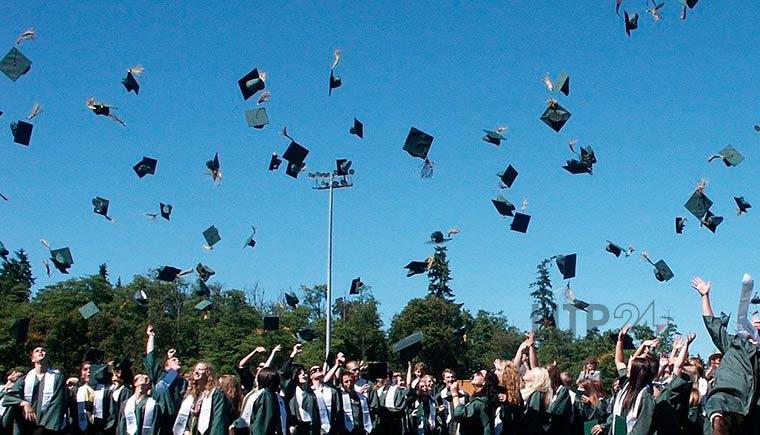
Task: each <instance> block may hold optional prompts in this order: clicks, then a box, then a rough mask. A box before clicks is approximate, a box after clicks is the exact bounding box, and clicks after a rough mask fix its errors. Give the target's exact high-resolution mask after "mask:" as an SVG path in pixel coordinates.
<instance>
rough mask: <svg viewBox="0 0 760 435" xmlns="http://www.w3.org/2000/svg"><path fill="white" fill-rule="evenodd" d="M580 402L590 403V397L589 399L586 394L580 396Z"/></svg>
mask: <svg viewBox="0 0 760 435" xmlns="http://www.w3.org/2000/svg"><path fill="white" fill-rule="evenodd" d="M581 402H583V403H591V399H589V398H588V396H581Z"/></svg>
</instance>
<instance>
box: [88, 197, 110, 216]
mask: <svg viewBox="0 0 760 435" xmlns="http://www.w3.org/2000/svg"><path fill="white" fill-rule="evenodd" d="M110 204H111V202H110V201H109V200H107V199H105V198H101V197H99V196H96V197H95V198H93V199H92V207H93V209H92V211H93V212H94V213H95V214H99V215H102V216H103V217H105V218H106V219H108V220H111V218H110V217H109V216H108V207H109V206H110Z"/></svg>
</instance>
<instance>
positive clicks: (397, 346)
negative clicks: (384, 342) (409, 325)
mask: <svg viewBox="0 0 760 435" xmlns="http://www.w3.org/2000/svg"><path fill="white" fill-rule="evenodd" d="M423 338H424V336H423V334H422V331H417V332H415V333H414V334H412V335H410V336H408V337H406V338H403V339H401V340H399V341H397V342H396V343H394V344H393V352H394V353H397V354H399V358H400V359H401V360H402V361H411V360H412V359H413V358H414V357H415V356H416V355H417V354H418V353H419V351H420V349H422V340H423Z"/></svg>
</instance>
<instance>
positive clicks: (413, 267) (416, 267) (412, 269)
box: [404, 257, 433, 277]
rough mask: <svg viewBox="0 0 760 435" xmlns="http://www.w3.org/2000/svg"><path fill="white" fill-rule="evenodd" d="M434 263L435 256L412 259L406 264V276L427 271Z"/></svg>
mask: <svg viewBox="0 0 760 435" xmlns="http://www.w3.org/2000/svg"><path fill="white" fill-rule="evenodd" d="M432 263H433V257H430V258H427V259H425V261H410V262H409V264H407V265H406V266H404V269H407V272H406V276H407V277H410V276H414V275H419V274H421V273H425V272H427V270H428V269H429V268H430V266H431V265H432Z"/></svg>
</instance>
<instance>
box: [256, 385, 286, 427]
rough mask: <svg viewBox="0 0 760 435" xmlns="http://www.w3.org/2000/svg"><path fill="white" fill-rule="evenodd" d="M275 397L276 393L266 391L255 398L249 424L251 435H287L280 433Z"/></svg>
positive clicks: (278, 408) (277, 402)
mask: <svg viewBox="0 0 760 435" xmlns="http://www.w3.org/2000/svg"><path fill="white" fill-rule="evenodd" d="M277 397H278V396H277V394H276V393H273V392H272V391H270V390H266V389H265V390H262V392H261V394H259V395H258V397H256V400H255V401H254V402H253V413H252V414H251V422H250V425H251V426H250V427H251V434H252V435H265V434H266V435H287V434H283V433H282V429H281V427H282V425H281V423H280V417H281V414H280V405H279V401H278V400H277Z"/></svg>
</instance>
